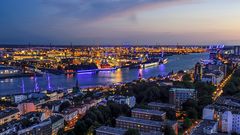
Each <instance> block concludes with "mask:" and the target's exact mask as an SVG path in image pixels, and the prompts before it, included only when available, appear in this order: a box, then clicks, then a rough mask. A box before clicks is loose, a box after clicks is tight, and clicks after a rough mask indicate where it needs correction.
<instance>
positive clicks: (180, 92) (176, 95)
mask: <svg viewBox="0 0 240 135" xmlns="http://www.w3.org/2000/svg"><path fill="white" fill-rule="evenodd" d="M196 97H197V92H196V90H195V89H185V88H171V89H170V90H169V103H171V104H174V105H176V107H177V108H181V105H182V104H183V103H184V102H185V101H187V100H188V99H196Z"/></svg>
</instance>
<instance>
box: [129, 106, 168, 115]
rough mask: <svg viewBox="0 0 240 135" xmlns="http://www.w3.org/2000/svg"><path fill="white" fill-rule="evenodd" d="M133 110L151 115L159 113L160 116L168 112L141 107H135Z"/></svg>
mask: <svg viewBox="0 0 240 135" xmlns="http://www.w3.org/2000/svg"><path fill="white" fill-rule="evenodd" d="M132 112H137V113H144V114H151V115H159V116H162V115H164V114H166V112H163V111H158V110H149V109H140V108H134V109H133V110H132Z"/></svg>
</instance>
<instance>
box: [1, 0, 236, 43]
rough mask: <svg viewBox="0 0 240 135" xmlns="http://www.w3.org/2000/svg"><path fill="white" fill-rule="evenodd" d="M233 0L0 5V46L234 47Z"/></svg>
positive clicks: (53, 0) (37, 0)
mask: <svg viewBox="0 0 240 135" xmlns="http://www.w3.org/2000/svg"><path fill="white" fill-rule="evenodd" d="M239 5H240V1H237V0H211V1H210V0H199V1H197V2H196V1H192V0H169V1H168V0H135V1H128V0H101V1H98V0H89V1H84V0H69V1H64V0H48V1H43V0H35V1H17V0H12V1H7V0H3V1H2V4H1V5H0V17H1V18H2V19H1V20H0V22H1V24H0V29H1V33H0V44H28V43H31V44H49V43H52V44H64V45H66V44H70V43H71V42H72V43H73V44H75V45H79V44H91V45H92V44H109V45H110V44H123V43H128V44H141V45H144V44H152V45H154V44H163V45H167V44H173V45H174V44H177V43H179V44H200V45H206V44H226V45H232V44H237V45H239V43H240V42H239V39H238V34H240V27H239V26H238V25H237V24H239V22H240V19H238V18H239V17H240V10H239Z"/></svg>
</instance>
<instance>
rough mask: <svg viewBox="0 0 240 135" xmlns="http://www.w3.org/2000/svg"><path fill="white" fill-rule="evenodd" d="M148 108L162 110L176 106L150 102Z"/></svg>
mask: <svg viewBox="0 0 240 135" xmlns="http://www.w3.org/2000/svg"><path fill="white" fill-rule="evenodd" d="M148 106H155V107H162V108H173V109H174V108H175V107H176V106H175V105H173V104H169V103H161V102H150V103H148Z"/></svg>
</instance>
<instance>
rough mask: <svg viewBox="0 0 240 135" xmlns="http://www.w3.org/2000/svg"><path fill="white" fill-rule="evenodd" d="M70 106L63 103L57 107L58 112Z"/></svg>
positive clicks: (67, 103)
mask: <svg viewBox="0 0 240 135" xmlns="http://www.w3.org/2000/svg"><path fill="white" fill-rule="evenodd" d="M70 105H71V104H70V103H69V102H63V103H62V104H61V105H60V107H59V112H61V111H62V110H64V109H65V108H68V107H69V106H70Z"/></svg>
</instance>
